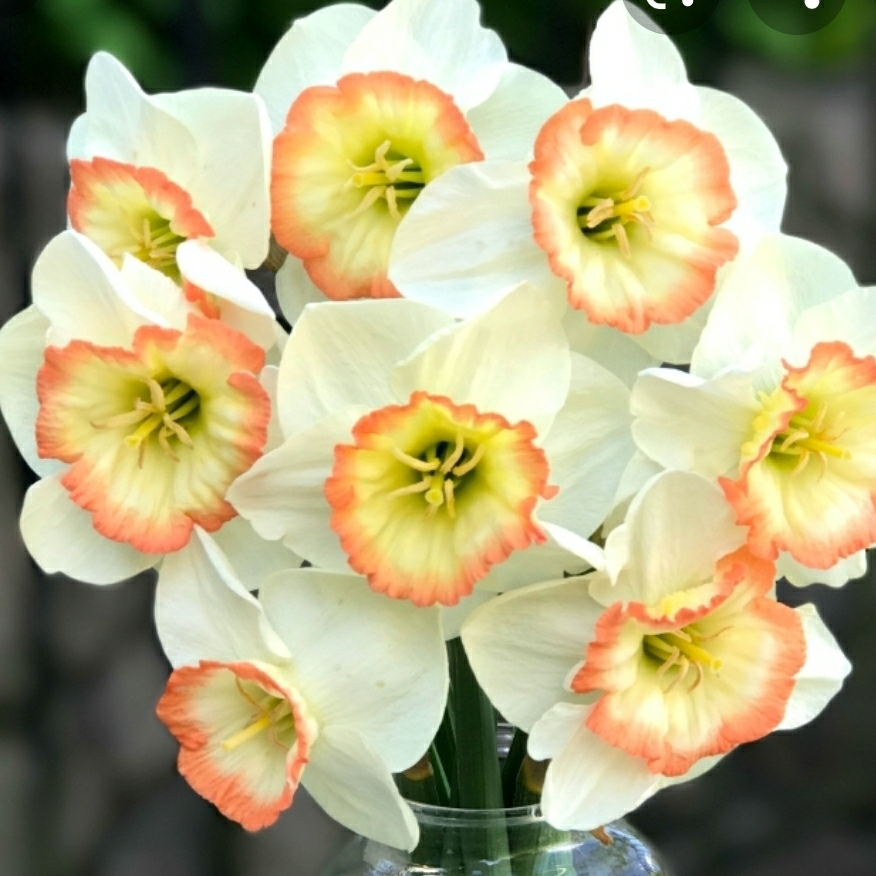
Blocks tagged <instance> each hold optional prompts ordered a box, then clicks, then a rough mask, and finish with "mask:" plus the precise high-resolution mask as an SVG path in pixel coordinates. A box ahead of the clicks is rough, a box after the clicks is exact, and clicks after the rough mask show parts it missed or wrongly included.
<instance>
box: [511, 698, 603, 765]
mask: <svg viewBox="0 0 876 876" xmlns="http://www.w3.org/2000/svg"><path fill="white" fill-rule="evenodd" d="M589 709H590V707H589V706H587V705H585V704H582V703H578V704H575V703H568V702H566V703H556V704H555V705H553V706H551V708H550V709H548V710H547V711H546V712H545V713H544V714H543V715H542V716H541V718H539V720H538V721H536V722H535V724H534V725H533V727H532V729H531V730H530V731H529V741H528V742H527V746H526V751H527V753H528V754H529V756H530V757H531V758H533V760H550V759H551V758H552V757H556V756H557V755H558V754H559V753H560V752H561V751H562V750H563V749H564V748H565V747H566V746H567V745H568V744H569V742H570V741H571V739H572V737H573V736H574V735H575V733H576V732H577V730H578V728H579V727H582V726H583V725H584V722H585V721H586V720H587V713H588V712H589Z"/></svg>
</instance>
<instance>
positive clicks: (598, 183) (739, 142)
mask: <svg viewBox="0 0 876 876" xmlns="http://www.w3.org/2000/svg"><path fill="white" fill-rule="evenodd" d="M590 72H591V78H592V85H591V86H590V87H589V88H587V89H586V90H585V91H583V92H582V93H581V94H580V95H578V96H577V97H576V98H575V99H574V100H572V101H570V102H567V103H566V104H565V105H563V106H562V107H559V108H557V111H556V112H555V113H554V114H553V115H552V116H551V118H550V119H548V120H547V121H546V123H545V124H544V125H543V127H542V128H541V130H540V131H539V133H538V135H537V137H536V139H535V147H534V160H533V161H531V162H530V163H529V164H528V165H527V164H526V163H525V162H524V161H522V160H519V159H518V161H516V162H508V161H502V162H499V161H490V160H488V161H486V162H483V163H480V164H474V165H465V166H460V167H456V168H452V169H451V170H449V171H448V172H447V173H446V174H445V175H443V176H442V177H441V179H440V180H437V181H436V182H435V183H434V184H433V185H432V186H430V188H429V190H428V191H426V192H424V193H423V194H422V196H421V197H419V198H418V199H417V201H416V203H415V204H414V205H413V207H412V208H411V211H410V213H409V215H408V217H407V220H406V222H405V224H404V225H403V226H401V227H400V229H399V232H398V234H397V236H396V239H395V241H394V243H393V249H392V252H391V255H390V263H391V270H390V280H392V282H393V283H394V284H395V285H396V286H397V288H398V289H399V290H400V291H401V293H402V294H403V295H405V296H406V297H409V298H413V299H415V300H417V301H423V302H424V303H427V304H431V305H432V306H434V307H440V308H442V309H445V310H447V311H449V312H450V313H453V314H454V315H456V316H468V315H470V314H471V313H473V312H476V311H477V310H478V309H480V308H482V307H483V306H485V305H486V304H488V303H489V301H490V300H492V299H493V297H494V296H495V295H496V294H497V293H498V292H500V291H501V290H502V289H503V288H505V287H507V285H508V275H509V273H511V272H513V273H514V274H516V276H517V277H518V279H525V280H529V281H530V282H533V283H535V284H536V285H539V286H542V287H544V288H546V289H558V290H562V292H563V293H564V294H565V295H566V298H567V300H568V303H569V305H570V308H571V309H572V312H573V314H574V315H575V318H576V319H577V320H586V321H589V322H590V323H592V324H594V325H601V326H608V327H612V328H614V329H617V330H620V331H622V332H625V333H628V334H630V335H631V336H632V337H633V338H634V339H635V340H636V341H637V342H638V343H640V344H641V345H642V346H643V347H644V348H645V349H646V350H648V352H650V353H651V354H653V355H654V356H656V357H658V358H659V359H661V360H663V361H672V362H678V363H681V362H688V361H689V360H690V353H691V350H692V349H693V346H694V344H695V343H696V339H697V337H698V334H699V332H700V331H701V329H702V325H703V322H704V319H705V315H706V313H707V311H708V304H709V302H710V301H711V300H712V297H713V294H714V292H715V291H716V289H717V287H718V285H719V281H720V277H721V268H722V267H723V266H725V265H727V264H728V263H730V262H731V261H732V260H733V259H734V258H735V257H736V255H737V253H738V251H739V248H740V246H741V245H745V244H747V242H749V241H751V240H755V239H757V237H758V236H759V235H760V234H761V233H762V232H764V231H773V230H778V226H779V221H780V219H781V214H782V209H783V206H784V198H785V172H786V168H785V164H784V162H783V160H782V158H781V155H780V154H779V151H778V147H777V146H776V143H775V141H774V140H773V138H772V136H771V135H770V133H769V131H767V129H766V127H765V126H764V125H763V123H762V122H761V121H760V120H759V119H758V118H757V116H755V114H754V113H753V112H752V111H751V110H749V109H748V108H747V107H746V106H745V105H744V104H743V103H742V102H741V101H739V100H737V99H736V98H733V97H731V96H730V95H727V94H723V93H721V92H717V91H713V90H712V89H708V88H699V87H694V86H692V85H691V84H690V83H689V82H688V81H687V77H686V74H685V70H684V65H683V63H682V60H681V57H680V55H679V54H678V52H677V51H676V49H675V48H674V46H673V45H672V43H671V41H670V40H669V39H668V38H667V37H665V36H663V35H661V34H657V33H654V32H652V31H650V30H648V29H646V28H644V27H642V26H641V25H640V24H638V23H637V22H635V21H634V20H633V18H632V17H631V15H630V13H629V11H628V10H627V9H626V7H625V5H624V3H623V0H617V2H615V3H614V4H613V5H612V6H610V7H609V8H608V9H607V10H606V12H605V13H604V14H603V15H602V17H601V18H600V20H599V22H598V23H597V26H596V29H595V31H594V33H593V38H592V41H591V45H590ZM488 158H489V156H488Z"/></svg>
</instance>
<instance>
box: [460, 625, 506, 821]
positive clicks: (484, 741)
mask: <svg viewBox="0 0 876 876" xmlns="http://www.w3.org/2000/svg"><path fill="white" fill-rule="evenodd" d="M447 649H448V652H449V656H450V699H449V710H450V712H451V713H452V720H453V725H454V729H455V730H456V756H457V762H456V780H457V786H458V789H459V805H460V806H461V807H462V808H463V809H501V808H502V806H503V802H502V778H501V775H500V773H499V757H498V755H497V754H496V713H495V711H494V709H493V706H492V704H491V703H490V701H489V700H488V699H487V697H486V695H485V694H484V692H483V691H482V690H481V688H480V685H479V684H478V683H477V679H475V677H474V673H473V672H472V669H471V666H470V664H469V662H468V657H467V656H466V653H465V650H464V649H463V647H462V640H461V639H452V640H451V641H450V642H448V643H447Z"/></svg>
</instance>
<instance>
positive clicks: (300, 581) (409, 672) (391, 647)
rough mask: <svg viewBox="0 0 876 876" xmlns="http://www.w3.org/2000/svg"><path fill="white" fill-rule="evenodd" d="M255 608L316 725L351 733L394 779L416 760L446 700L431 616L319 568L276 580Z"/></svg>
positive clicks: (435, 615)
mask: <svg viewBox="0 0 876 876" xmlns="http://www.w3.org/2000/svg"><path fill="white" fill-rule="evenodd" d="M259 599H260V601H261V603H262V605H263V606H264V609H265V613H266V614H267V617H268V619H269V621H270V623H271V625H272V626H273V627H274V629H276V631H277V632H278V634H279V635H280V637H281V638H282V639H283V641H284V642H285V643H286V645H287V647H288V648H289V652H290V654H291V661H292V663H291V670H290V671H291V673H292V675H293V676H294V678H295V684H296V687H297V689H299V690H300V691H301V693H302V695H303V696H304V697H305V699H306V700H307V703H308V706H309V707H310V709H311V711H312V712H313V714H314V716H315V717H316V719H317V720H318V721H319V723H320V726H323V727H333V728H345V729H349V730H351V731H354V732H356V733H358V734H359V735H360V736H362V738H363V739H365V740H366V741H367V742H368V743H369V744H370V745H371V746H372V747H373V749H374V751H375V752H376V753H377V754H379V755H380V757H381V758H382V759H383V760H384V761H385V762H386V764H387V766H388V767H389V769H391V770H393V771H399V770H402V769H406V768H407V767H409V766H411V765H412V764H414V763H415V762H416V761H417V760H419V758H420V757H421V756H422V755H423V752H424V751H425V750H426V749H427V748H428V746H429V744H430V743H431V741H432V739H433V738H434V736H435V733H436V732H437V731H438V725H439V724H440V723H441V719H442V716H443V714H444V706H445V701H446V699H447V685H448V670H447V652H446V649H445V647H444V637H443V636H442V634H441V625H440V614H439V609H438V608H437V607H433V608H428V609H424V608H417V607H416V606H414V605H412V604H411V603H410V602H407V601H406V600H397V599H388V598H387V597H385V596H382V595H380V594H377V593H375V592H374V591H373V590H372V589H371V588H370V587H369V586H368V584H367V582H366V581H365V579H364V578H360V577H359V576H357V575H348V574H338V573H333V572H327V571H324V570H317V569H299V570H288V571H285V572H279V573H277V574H276V575H274V576H273V577H272V578H270V579H269V580H268V581H266V582H265V583H264V584H263V586H262V588H261V591H260V593H259ZM400 655H404V658H403V659H400Z"/></svg>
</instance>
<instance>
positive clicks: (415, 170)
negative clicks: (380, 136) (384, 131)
mask: <svg viewBox="0 0 876 876" xmlns="http://www.w3.org/2000/svg"><path fill="white" fill-rule="evenodd" d="M398 156H399V153H396V152H394V151H393V150H392V143H391V142H390V141H389V140H384V141H383V143H381V144H380V145H379V146H378V147H377V149H376V150H375V151H374V161H373V162H372V163H371V164H367V165H364V166H362V167H359V166H358V165H356V164H354V163H353V162H352V161H349V160H348V161H347V163H348V164H349V166H350V167H351V168H352V170H353V171H354V173H353V175H352V176H351V177H350V178H349V179H348V180H347V182H346V183H345V185H344V188H345V190H349V189H352V188H357V189H365V190H366V191H365V196H364V197H363V198H362V200H361V201H360V202H359V206H358V207H356V209H355V210H353V211H352V213H350V214H349V216H350V217H353V216H358V215H359V214H360V213H364V212H365V211H366V210H368V209H370V208H371V207H372V206H374V204H376V203H377V202H378V201H379V200H380V199H381V198H384V199H385V200H386V204H387V207H388V208H389V213H390V215H391V216H392V218H393V219H395V220H396V221H401V218H402V216H401V212H400V211H399V207H398V204H399V200H402V201H403V202H405V201H407V202H409V203H408V206H410V204H411V203H413V201H414V199H415V198H416V197H417V195H419V194H420V192H421V191H422V190H423V187H424V186H425V185H426V176H425V174H424V173H423V170H422V169H421V168H420V167H419V166H418V165H417V163H416V162H415V161H414V159H413V158H405V157H398ZM405 209H407V208H405Z"/></svg>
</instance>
